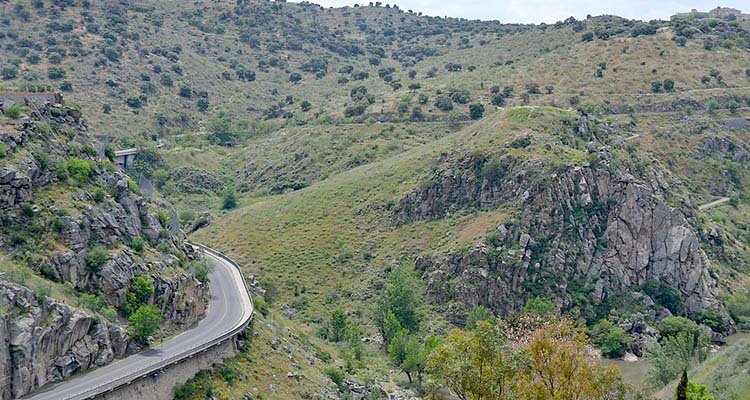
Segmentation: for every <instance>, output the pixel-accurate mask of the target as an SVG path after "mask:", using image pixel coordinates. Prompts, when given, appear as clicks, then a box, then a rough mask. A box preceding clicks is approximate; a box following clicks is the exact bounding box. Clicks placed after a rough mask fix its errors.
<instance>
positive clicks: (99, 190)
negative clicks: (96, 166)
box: [93, 186, 107, 203]
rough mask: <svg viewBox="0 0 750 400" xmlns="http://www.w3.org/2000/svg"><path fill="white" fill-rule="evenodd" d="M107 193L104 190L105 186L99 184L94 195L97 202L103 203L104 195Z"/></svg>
mask: <svg viewBox="0 0 750 400" xmlns="http://www.w3.org/2000/svg"><path fill="white" fill-rule="evenodd" d="M106 195H107V193H106V192H105V191H104V188H102V187H101V186H97V187H96V188H95V189H94V193H93V197H94V201H95V202H97V203H101V202H102V201H104V197H105V196H106Z"/></svg>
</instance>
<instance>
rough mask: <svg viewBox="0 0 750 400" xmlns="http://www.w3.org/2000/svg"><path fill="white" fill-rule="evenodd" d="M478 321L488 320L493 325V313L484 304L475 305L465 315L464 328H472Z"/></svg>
mask: <svg viewBox="0 0 750 400" xmlns="http://www.w3.org/2000/svg"><path fill="white" fill-rule="evenodd" d="M479 321H490V323H492V324H493V325H494V321H495V315H494V314H493V313H492V310H490V309H489V308H487V307H485V306H482V305H480V306H476V307H474V308H473V309H472V310H471V311H470V312H469V315H468V316H467V317H466V329H469V330H473V329H474V328H476V326H477V323H478V322H479Z"/></svg>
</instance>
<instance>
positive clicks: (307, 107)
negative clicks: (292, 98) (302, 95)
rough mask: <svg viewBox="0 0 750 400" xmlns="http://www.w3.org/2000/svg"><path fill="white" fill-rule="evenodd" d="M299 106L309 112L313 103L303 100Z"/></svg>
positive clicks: (303, 110)
mask: <svg viewBox="0 0 750 400" xmlns="http://www.w3.org/2000/svg"><path fill="white" fill-rule="evenodd" d="M299 108H300V110H302V112H308V111H310V109H311V108H312V104H310V102H309V101H307V100H302V103H300V104H299Z"/></svg>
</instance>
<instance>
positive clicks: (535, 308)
mask: <svg viewBox="0 0 750 400" xmlns="http://www.w3.org/2000/svg"><path fill="white" fill-rule="evenodd" d="M521 312H522V313H524V314H530V315H554V314H557V306H555V304H554V303H553V302H552V300H549V299H542V298H540V297H535V298H533V299H530V300H529V301H527V302H526V304H524V305H523V307H522V308H521Z"/></svg>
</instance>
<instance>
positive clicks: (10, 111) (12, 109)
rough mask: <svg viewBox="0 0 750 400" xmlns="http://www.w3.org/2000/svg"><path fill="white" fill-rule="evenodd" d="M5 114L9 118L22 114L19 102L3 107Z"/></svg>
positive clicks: (16, 117) (15, 117)
mask: <svg viewBox="0 0 750 400" xmlns="http://www.w3.org/2000/svg"><path fill="white" fill-rule="evenodd" d="M3 114H4V115H5V116H6V117H8V118H13V119H18V117H20V116H21V106H19V105H18V104H11V105H10V106H8V107H6V108H5V109H3Z"/></svg>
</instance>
